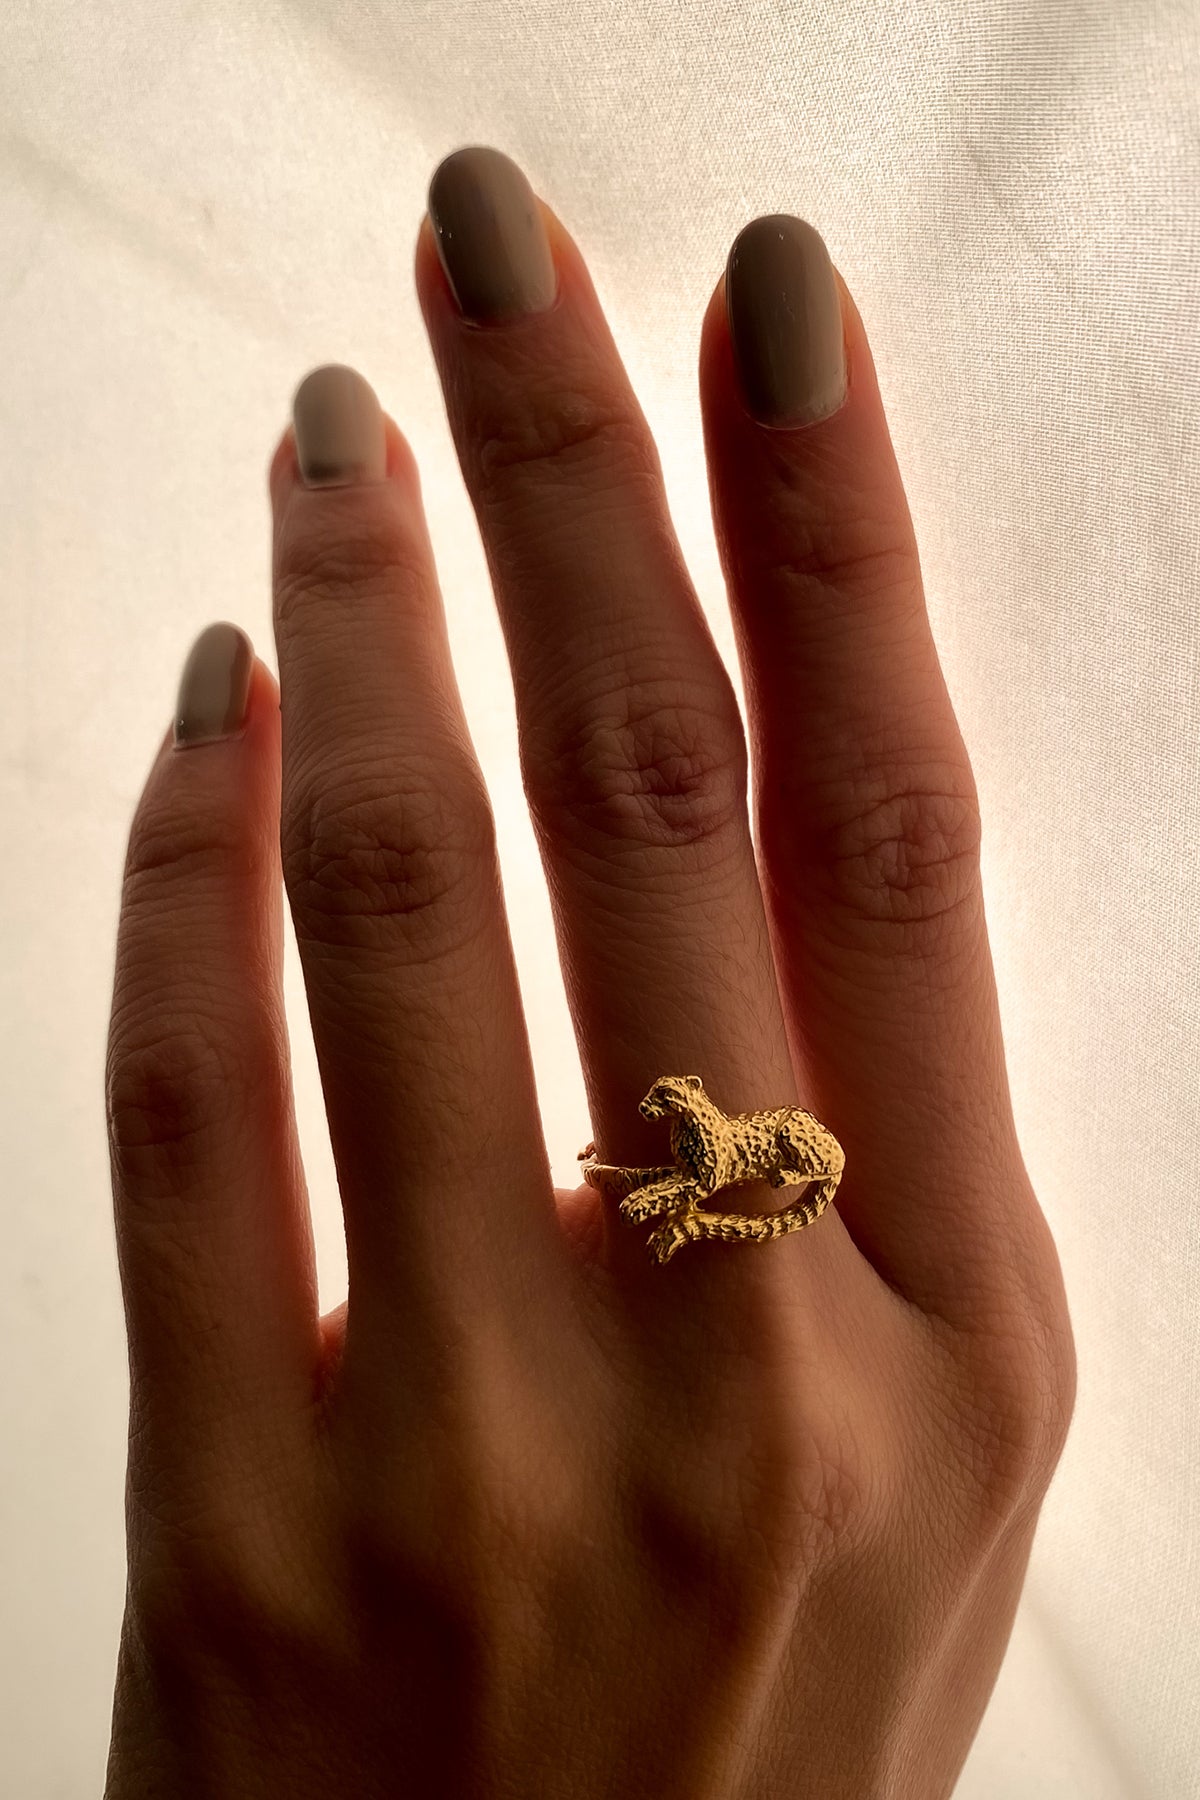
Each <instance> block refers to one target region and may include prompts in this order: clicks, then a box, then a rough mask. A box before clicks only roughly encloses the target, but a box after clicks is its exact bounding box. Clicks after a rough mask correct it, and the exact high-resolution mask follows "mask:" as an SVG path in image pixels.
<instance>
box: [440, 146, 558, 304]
mask: <svg viewBox="0 0 1200 1800" xmlns="http://www.w3.org/2000/svg"><path fill="white" fill-rule="evenodd" d="M426 205H427V208H428V212H429V221H430V224H431V225H432V226H433V233H434V238H435V241H436V243H437V249H438V256H439V257H440V258H441V263H442V268H443V269H444V270H445V272H446V280H447V281H448V282H449V283H450V286H451V288H452V289H453V292H454V298H455V299H456V300H457V301H458V305H459V310H460V311H461V312H462V313H463V315H464V317H466V318H468V319H470V320H472V321H473V322H474V323H475V324H476V325H496V324H500V323H501V322H503V321H504V320H506V319H512V318H519V317H520V316H521V315H522V314H524V313H536V312H544V311H545V310H546V308H547V307H548V306H551V305H553V303H554V298H555V295H556V294H557V292H558V274H557V271H556V269H555V266H554V257H553V254H552V253H551V250H550V240H549V239H548V238H547V236H546V229H545V226H544V225H543V224H542V214H541V208H540V207H539V206H538V203H537V197H536V195H535V194H534V191H533V189H532V188H531V187H530V185H529V182H528V180H527V179H526V177H525V173H524V171H523V170H522V169H520V168H519V167H518V165H517V164H516V163H515V162H514V161H513V160H512V157H511V156H505V154H504V152H503V151H502V150H493V149H490V148H489V147H488V146H486V145H480V144H472V145H469V146H468V147H467V148H466V149H464V150H455V151H454V152H453V153H452V154H451V155H450V156H447V157H446V158H445V159H444V160H443V161H442V162H440V163H439V164H438V166H437V168H436V169H435V171H434V174H433V179H432V181H431V182H430V183H429V195H428V198H427V201H426Z"/></svg>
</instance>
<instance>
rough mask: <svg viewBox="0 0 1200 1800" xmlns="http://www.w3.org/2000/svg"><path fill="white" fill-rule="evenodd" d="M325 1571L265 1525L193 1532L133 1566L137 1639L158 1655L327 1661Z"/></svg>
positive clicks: (159, 1535)
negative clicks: (307, 1655) (268, 1653)
mask: <svg viewBox="0 0 1200 1800" xmlns="http://www.w3.org/2000/svg"><path fill="white" fill-rule="evenodd" d="M324 1566H325V1563H324V1562H323V1561H322V1560H321V1559H319V1558H318V1557H317V1556H316V1555H315V1554H314V1553H313V1552H311V1551H310V1552H308V1553H304V1552H303V1550H302V1547H301V1546H299V1545H295V1544H289V1545H287V1546H284V1545H283V1544H282V1542H281V1541H280V1540H279V1539H278V1538H277V1537H276V1536H274V1535H272V1533H271V1532H270V1531H268V1530H265V1529H263V1527H262V1526H261V1525H260V1526H257V1527H254V1528H250V1527H247V1526H246V1525H245V1524H244V1523H243V1524H241V1525H240V1526H238V1527H230V1526H228V1525H225V1526H223V1527H222V1528H221V1529H220V1530H219V1531H218V1530H217V1529H216V1528H215V1525H214V1526H209V1527H206V1528H201V1527H199V1526H193V1527H190V1528H189V1529H188V1530H186V1531H178V1530H176V1531H173V1532H172V1534H171V1535H170V1537H169V1538H168V1537H167V1536H166V1535H165V1534H164V1533H163V1532H162V1531H161V1530H157V1531H156V1532H155V1539H154V1543H153V1545H152V1546H150V1547H148V1548H147V1549H145V1550H144V1551H143V1552H142V1554H141V1555H140V1556H139V1557H138V1558H137V1560H136V1563H133V1564H131V1569H130V1592H131V1597H132V1600H133V1606H134V1611H135V1614H136V1620H137V1628H138V1633H139V1636H140V1637H141V1639H142V1641H143V1642H144V1643H145V1644H146V1645H147V1647H148V1648H150V1649H152V1650H153V1651H154V1652H155V1653H156V1655H158V1656H163V1655H165V1656H168V1657H176V1658H179V1659H181V1660H185V1659H186V1658H187V1657H188V1656H189V1655H190V1656H202V1657H204V1658H210V1657H212V1656H214V1655H215V1656H218V1657H220V1658H221V1659H222V1660H225V1661H229V1660H234V1661H236V1660H240V1659H241V1658H243V1657H246V1656H248V1655H251V1656H258V1655H260V1654H261V1653H262V1651H263V1649H264V1648H265V1647H267V1646H270V1647H271V1648H272V1649H274V1650H282V1649H286V1650H287V1651H288V1652H289V1653H291V1654H293V1655H294V1654H295V1653H297V1652H312V1653H314V1654H316V1655H318V1656H321V1655H325V1654H327V1653H328V1652H329V1651H330V1650H331V1649H332V1648H333V1643H334V1634H335V1628H336V1611H335V1608H334V1607H332V1606H331V1605H328V1604H327V1603H326V1602H325V1600H324V1598H323V1597H322V1596H321V1595H320V1594H319V1592H318V1588H319V1581H318V1577H317V1570H318V1569H319V1568H323V1567H324Z"/></svg>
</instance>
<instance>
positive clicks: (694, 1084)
mask: <svg viewBox="0 0 1200 1800" xmlns="http://www.w3.org/2000/svg"><path fill="white" fill-rule="evenodd" d="M703 1085H704V1083H703V1082H702V1081H701V1079H700V1077H699V1075H661V1076H660V1077H659V1079H658V1080H657V1081H656V1082H655V1084H654V1086H653V1087H652V1088H651V1089H650V1092H649V1093H648V1094H647V1095H646V1098H645V1099H644V1100H643V1101H642V1103H641V1105H640V1106H639V1107H638V1111H639V1112H640V1113H641V1115H642V1117H643V1119H661V1118H664V1117H665V1116H666V1114H667V1113H669V1112H678V1111H679V1110H680V1102H681V1101H682V1102H683V1103H684V1104H685V1105H688V1104H690V1102H691V1100H692V1098H693V1097H694V1094H695V1090H696V1089H697V1088H699V1087H703Z"/></svg>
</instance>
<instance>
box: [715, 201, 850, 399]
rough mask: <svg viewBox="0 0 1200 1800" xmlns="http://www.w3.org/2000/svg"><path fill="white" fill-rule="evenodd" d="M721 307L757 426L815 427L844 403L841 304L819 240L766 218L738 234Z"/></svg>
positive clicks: (780, 217) (787, 217)
mask: <svg viewBox="0 0 1200 1800" xmlns="http://www.w3.org/2000/svg"><path fill="white" fill-rule="evenodd" d="M725 306H726V311H727V313H728V317H729V331H730V336H731V337H732V340H733V354H734V362H735V364H736V367H737V372H738V380H739V382H740V384H741V389H742V395H743V398H744V400H745V403H746V406H747V408H748V410H749V412H750V415H751V417H752V418H754V419H756V420H757V421H758V423H759V424H760V425H776V426H796V425H815V424H817V423H818V421H819V420H821V419H827V418H829V417H830V415H831V414H832V413H835V412H837V410H838V408H839V407H840V406H841V405H842V403H843V401H844V400H845V398H846V350H845V344H844V341H843V337H842V305H841V298H840V295H839V293H838V288H837V281H836V279H835V276H834V273H833V264H832V262H831V261H830V258H829V251H828V250H827V249H826V247H825V240H824V238H822V236H821V234H820V232H819V231H817V230H816V229H815V228H814V227H813V226H812V225H809V224H808V223H807V221H806V220H804V219H797V218H795V217H793V215H792V214H791V213H767V214H765V215H764V216H763V217H762V218H760V219H753V220H751V222H750V224H749V225H747V226H745V227H744V228H743V230H741V231H739V233H738V235H737V236H736V237H735V238H734V240H733V245H732V247H731V249H730V252H729V259H728V261H727V263H726V265H725Z"/></svg>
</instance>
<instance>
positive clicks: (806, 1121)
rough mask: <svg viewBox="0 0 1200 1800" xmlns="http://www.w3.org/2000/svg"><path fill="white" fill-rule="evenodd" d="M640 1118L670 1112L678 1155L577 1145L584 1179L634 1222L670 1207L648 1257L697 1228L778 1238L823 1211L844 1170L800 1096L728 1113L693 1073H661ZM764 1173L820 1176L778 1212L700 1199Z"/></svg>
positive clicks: (664, 1255)
mask: <svg viewBox="0 0 1200 1800" xmlns="http://www.w3.org/2000/svg"><path fill="white" fill-rule="evenodd" d="M638 1111H639V1112H640V1113H641V1115H642V1117H643V1119H661V1118H664V1117H665V1116H666V1115H667V1114H668V1113H670V1114H671V1115H672V1117H671V1154H672V1155H673V1156H674V1158H675V1162H674V1165H673V1166H672V1165H667V1166H665V1167H662V1168H657V1169H623V1168H618V1167H617V1166H616V1165H615V1164H613V1163H602V1162H597V1160H596V1146H595V1144H588V1145H587V1146H586V1148H585V1149H583V1150H581V1151H580V1152H579V1161H580V1162H581V1163H582V1164H583V1168H582V1170H581V1171H580V1172H581V1174H582V1176H583V1179H584V1180H585V1181H586V1182H587V1184H588V1186H589V1187H594V1188H596V1189H597V1190H598V1192H599V1193H601V1194H603V1195H604V1197H605V1198H606V1199H609V1200H619V1202H620V1211H621V1217H622V1218H623V1219H626V1220H627V1221H628V1222H629V1223H630V1224H638V1223H640V1222H641V1221H642V1220H643V1219H649V1218H657V1217H658V1216H659V1215H660V1214H662V1213H665V1214H667V1217H666V1219H665V1220H664V1222H663V1224H661V1225H660V1226H659V1227H658V1229H657V1230H656V1231H653V1232H652V1233H651V1234H650V1237H649V1239H648V1241H647V1248H648V1250H649V1252H650V1259H651V1261H652V1262H659V1263H665V1262H669V1261H670V1260H671V1258H672V1257H673V1256H674V1254H675V1252H676V1250H678V1249H679V1248H680V1246H681V1245H683V1244H688V1243H691V1242H693V1241H694V1240H695V1239H697V1238H705V1237H715V1238H725V1239H728V1240H731V1241H735V1240H739V1239H742V1238H757V1239H765V1238H777V1237H783V1236H784V1235H785V1234H786V1233H787V1232H789V1231H799V1230H800V1229H801V1228H802V1227H803V1226H805V1225H811V1224H812V1222H813V1220H814V1219H818V1218H820V1216H821V1214H822V1213H823V1212H824V1210H825V1208H826V1207H827V1206H828V1205H829V1202H830V1201H831V1200H832V1198H833V1195H834V1190H835V1189H836V1187H837V1184H838V1182H839V1181H840V1180H841V1178H842V1168H843V1166H844V1164H845V1160H846V1159H845V1156H844V1155H843V1153H842V1147H841V1145H840V1144H839V1143H838V1141H837V1139H836V1138H835V1137H834V1136H833V1134H832V1133H831V1132H828V1131H826V1129H825V1127H824V1126H823V1125H822V1124H821V1122H820V1120H819V1119H815V1118H814V1117H813V1115H812V1113H809V1112H804V1111H802V1110H801V1108H800V1107H798V1106H781V1107H778V1108H776V1109H775V1110H774V1111H771V1112H756V1113H737V1114H735V1115H734V1116H733V1117H732V1118H731V1117H729V1116H728V1115H727V1114H725V1113H723V1112H722V1111H721V1109H720V1107H719V1106H716V1105H714V1103H713V1102H712V1101H711V1100H710V1099H709V1097H708V1095H707V1094H706V1093H705V1091H704V1085H703V1083H702V1081H701V1079H700V1077H699V1075H660V1076H659V1078H658V1080H657V1081H656V1082H655V1083H654V1086H653V1087H652V1088H651V1089H650V1092H649V1093H648V1094H647V1095H646V1098H645V1099H644V1100H643V1101H642V1102H641V1104H640V1105H639V1107H638ZM759 1180H765V1181H768V1182H769V1183H770V1185H771V1186H772V1187H785V1186H787V1185H788V1184H789V1183H790V1184H792V1185H796V1184H800V1183H807V1182H810V1181H813V1180H817V1181H818V1182H819V1185H818V1186H817V1187H815V1188H814V1189H813V1190H812V1192H811V1193H810V1194H808V1195H807V1196H806V1197H805V1198H804V1199H803V1200H799V1201H797V1203H796V1204H795V1206H789V1207H787V1208H786V1209H785V1210H784V1211H783V1212H777V1213H766V1214H763V1215H756V1214H753V1213H732V1212H731V1213H719V1212H705V1211H703V1210H701V1208H700V1206H699V1204H698V1203H699V1201H700V1200H702V1199H705V1198H707V1196H708V1195H710V1194H713V1193H715V1192H716V1190H717V1189H718V1188H722V1187H728V1186H732V1185H733V1184H734V1183H736V1182H740V1181H759Z"/></svg>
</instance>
